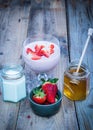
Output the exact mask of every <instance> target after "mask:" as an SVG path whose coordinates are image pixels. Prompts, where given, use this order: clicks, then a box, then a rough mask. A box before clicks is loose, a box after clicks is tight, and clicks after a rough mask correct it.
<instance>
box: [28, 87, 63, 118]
mask: <svg viewBox="0 0 93 130" xmlns="http://www.w3.org/2000/svg"><path fill="white" fill-rule="evenodd" d="M34 89H35V88H34ZM57 95H58V101H57V102H55V103H53V104H48V105H44V104H42V105H41V104H37V103H35V102H34V101H33V100H32V96H33V90H32V91H31V92H30V95H29V101H30V105H31V108H32V110H33V111H34V113H35V114H37V115H39V116H43V117H49V116H52V115H54V114H56V113H57V112H58V111H59V108H60V105H61V101H62V94H61V92H60V91H59V90H58V93H57Z"/></svg>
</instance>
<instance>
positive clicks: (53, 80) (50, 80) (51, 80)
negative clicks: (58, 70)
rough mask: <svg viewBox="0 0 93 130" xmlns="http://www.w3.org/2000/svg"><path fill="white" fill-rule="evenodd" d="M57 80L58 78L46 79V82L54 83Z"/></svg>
mask: <svg viewBox="0 0 93 130" xmlns="http://www.w3.org/2000/svg"><path fill="white" fill-rule="evenodd" d="M57 81H58V78H54V79H48V82H51V83H56V82H57Z"/></svg>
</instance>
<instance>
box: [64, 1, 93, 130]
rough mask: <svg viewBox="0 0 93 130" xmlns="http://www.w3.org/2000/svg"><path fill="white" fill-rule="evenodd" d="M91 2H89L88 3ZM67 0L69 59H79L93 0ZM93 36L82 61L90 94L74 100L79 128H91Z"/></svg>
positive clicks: (91, 23)
mask: <svg viewBox="0 0 93 130" xmlns="http://www.w3.org/2000/svg"><path fill="white" fill-rule="evenodd" d="M90 2H91V3H90ZM90 2H89V1H87V0H86V1H85V0H78V1H74V2H73V0H72V1H69V0H68V1H67V3H66V4H67V9H68V11H67V17H68V30H69V32H68V34H69V49H70V50H69V52H70V54H69V55H70V61H71V60H73V59H76V58H77V59H79V57H80V56H81V53H82V50H83V48H84V44H85V42H86V39H87V36H88V28H91V27H92V28H93V1H90ZM92 56H93V36H92V37H91V39H90V42H89V45H88V48H87V50H86V54H85V56H84V59H83V62H85V63H86V64H87V66H88V67H89V70H90V94H89V96H88V97H87V99H86V100H84V101H82V102H81V101H80V102H76V103H75V107H76V114H77V120H78V124H79V129H80V130H92V129H93V60H92V59H93V58H92Z"/></svg>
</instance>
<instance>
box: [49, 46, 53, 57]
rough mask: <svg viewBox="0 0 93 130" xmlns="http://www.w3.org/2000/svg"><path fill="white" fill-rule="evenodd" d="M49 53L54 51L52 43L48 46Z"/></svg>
mask: <svg viewBox="0 0 93 130" xmlns="http://www.w3.org/2000/svg"><path fill="white" fill-rule="evenodd" d="M49 53H50V55H51V54H53V53H54V45H53V44H51V45H50V46H49Z"/></svg>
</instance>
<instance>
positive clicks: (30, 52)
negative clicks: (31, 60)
mask: <svg viewBox="0 0 93 130" xmlns="http://www.w3.org/2000/svg"><path fill="white" fill-rule="evenodd" d="M26 53H27V54H33V53H34V52H33V50H32V49H31V48H27V49H26Z"/></svg>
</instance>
